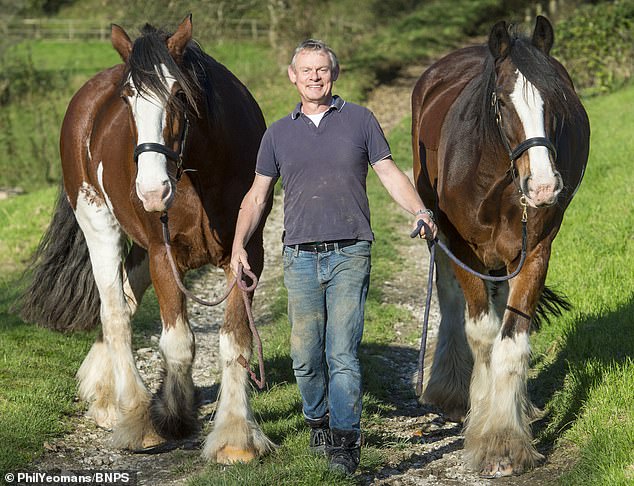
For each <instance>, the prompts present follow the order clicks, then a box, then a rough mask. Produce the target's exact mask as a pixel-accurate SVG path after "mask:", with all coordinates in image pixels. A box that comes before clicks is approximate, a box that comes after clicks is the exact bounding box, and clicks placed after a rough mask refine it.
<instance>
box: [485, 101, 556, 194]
mask: <svg viewBox="0 0 634 486" xmlns="http://www.w3.org/2000/svg"><path fill="white" fill-rule="evenodd" d="M491 106H492V107H493V109H494V111H495V122H496V124H497V127H498V131H499V132H500V138H501V139H502V143H503V144H504V148H506V151H507V152H508V154H509V159H510V161H511V165H510V167H509V172H510V173H511V176H512V177H513V182H514V183H515V185H516V186H517V189H518V190H519V192H520V193H521V194H522V196H524V197H526V195H525V194H524V191H523V190H522V187H521V185H520V184H519V182H517V168H516V167H515V161H516V160H517V159H519V158H520V157H521V156H522V154H523V153H524V152H526V151H527V150H528V149H529V148H532V147H546V149H547V150H548V151H549V152H550V153H551V155H552V157H553V160H555V161H556V160H557V148H556V147H555V145H554V144H553V143H552V142H551V141H550V140H548V139H547V138H545V137H531V138H528V139H526V140H524V141H523V142H521V143H520V144H519V145H517V147H515V148H514V149H513V148H511V144H510V142H509V139H508V137H507V136H506V132H505V131H504V124H503V122H502V111H501V110H500V100H499V99H498V97H497V93H496V92H495V91H493V92H492V93H491Z"/></svg>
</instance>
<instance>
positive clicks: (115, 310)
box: [23, 17, 272, 462]
mask: <svg viewBox="0 0 634 486" xmlns="http://www.w3.org/2000/svg"><path fill="white" fill-rule="evenodd" d="M112 40H113V45H114V46H115V48H116V49H117V50H118V52H119V53H120V55H121V56H122V58H123V60H124V61H125V64H123V65H119V66H115V67H113V68H110V69H108V70H105V71H103V72H101V73H99V74H97V75H96V76H95V77H93V78H92V79H91V80H90V81H88V82H87V83H86V84H85V85H84V86H83V87H82V88H81V89H80V90H79V91H78V92H77V94H76V95H75V96H74V97H73V99H72V101H71V102H70V104H69V107H68V110H67V113H66V116H65V118H64V122H63V126H62V130H61V143H60V148H61V158H62V166H63V174H64V189H65V194H66V197H67V200H68V202H69V203H70V206H69V205H68V204H67V203H66V202H65V201H64V200H61V201H60V202H59V203H58V211H57V214H56V219H57V220H62V219H66V220H68V219H69V218H73V220H74V217H73V214H72V213H74V215H75V217H76V219H77V223H78V224H79V227H80V228H81V233H83V236H84V238H85V243H84V245H86V244H87V247H88V249H89V253H90V261H91V263H92V273H93V275H94V280H95V282H96V285H97V288H98V291H99V298H100V321H101V324H102V333H101V336H100V337H99V339H98V340H97V342H96V343H95V344H94V345H93V347H92V349H91V351H90V353H89V354H88V356H87V357H86V359H85V360H84V363H83V364H82V366H81V368H80V370H79V371H78V379H79V393H80V397H81V398H83V399H85V400H87V401H88V402H89V403H90V409H89V415H91V416H92V417H94V419H95V420H96V421H97V423H98V424H99V425H101V426H103V427H108V428H110V427H113V428H114V431H113V434H114V440H115V443H116V444H118V445H119V446H121V447H123V448H129V449H139V448H144V447H149V446H154V445H156V444H159V443H161V442H163V441H164V440H165V439H180V438H183V437H186V436H188V435H190V434H191V433H192V432H194V431H196V430H197V428H198V426H197V415H196V404H195V397H194V391H195V390H194V384H193V380H192V376H191V367H192V363H193V359H194V355H195V343H194V335H193V333H192V331H191V328H190V325H189V322H188V318H187V312H186V301H185V297H184V296H183V295H182V293H181V292H180V290H179V289H178V287H177V283H176V279H175V277H174V275H173V274H172V271H171V269H170V265H169V263H168V259H167V254H166V248H165V245H164V241H163V233H162V226H161V222H160V218H159V217H160V214H161V212H163V211H167V212H168V214H169V231H170V234H171V245H172V253H173V256H174V259H175V261H176V265H177V267H178V269H179V270H180V274H181V276H182V275H184V273H185V272H186V271H187V270H189V269H193V268H197V267H200V266H201V265H204V264H208V263H211V264H213V265H215V266H218V267H221V268H223V269H224V271H225V274H226V276H227V282H230V281H231V280H232V274H231V270H230V268H229V262H230V256H231V245H232V241H233V232H234V228H235V222H236V218H237V214H238V210H239V206H240V203H241V201H242V198H243V196H244V194H245V193H246V191H247V190H248V189H249V187H250V185H251V183H252V180H253V177H254V170H255V159H256V155H257V150H258V147H259V143H260V139H261V137H262V134H263V132H264V129H265V123H264V119H263V116H262V113H261V111H260V109H259V107H258V105H257V103H256V102H255V100H254V99H253V98H252V97H251V95H250V93H249V92H248V91H247V89H246V88H245V87H244V86H243V85H242V84H241V83H240V82H239V81H238V80H237V79H236V78H235V77H234V76H233V75H232V74H231V73H230V72H229V71H228V70H227V69H226V68H225V67H224V66H222V65H221V64H219V63H217V62H216V61H215V60H213V59H212V58H211V57H209V56H208V55H206V54H204V53H203V52H202V50H201V49H200V48H199V47H198V46H197V45H195V44H194V43H192V42H190V40H191V18H190V17H188V18H186V19H185V21H183V23H182V24H181V25H180V26H179V28H178V30H177V31H176V32H175V33H174V34H173V35H169V34H167V33H163V32H161V31H157V30H156V29H153V28H151V27H149V26H146V28H145V29H144V33H143V35H142V36H141V37H140V38H139V39H137V41H135V42H134V43H132V42H131V41H130V39H129V38H128V37H127V34H125V32H123V30H122V29H120V28H119V27H117V26H113V35H112ZM147 65H149V66H150V67H149V68H147ZM161 90H164V91H165V92H164V93H162V92H161ZM153 124H155V125H156V126H153ZM152 137H154V138H155V139H153V138H152ZM142 143H150V145H149V146H148V147H149V148H148V147H146V148H145V150H140V151H139V153H133V152H135V147H137V146H139V145H140V144H142ZM152 144H153V145H152ZM157 146H158V148H157ZM160 146H163V147H166V148H167V149H169V150H172V151H173V152H166V154H167V155H166V154H164V153H163V152H161V150H163V149H162V148H161V147H160ZM170 153H172V154H180V156H179V157H175V156H170V155H169V154H170ZM135 158H136V159H137V160H135ZM172 158H174V159H178V158H181V159H182V165H183V167H182V169H181V168H178V167H177V166H176V164H177V162H178V161H177V160H171V159H172ZM135 162H136V164H135ZM181 170H184V172H182V173H181ZM161 174H163V175H161ZM181 174H182V177H180V176H181ZM156 181H158V182H156ZM62 197H63V196H62ZM70 207H72V213H71V211H70ZM269 209H270V204H269ZM63 215H66V216H65V217H64V218H63V217H62V216H63ZM54 223H55V220H54ZM263 224H264V223H262V224H261V225H260V227H259V228H258V230H257V231H256V233H255V234H254V236H253V238H251V240H250V242H249V246H250V248H248V251H249V257H250V262H252V269H253V271H254V273H255V274H256V275H258V276H259V275H260V273H261V271H262V266H263V260H264V253H263V243H262V228H263ZM66 225H70V223H68V222H67V221H66ZM58 230H59V227H55V224H52V225H51V228H50V229H49V233H50V234H53V235H54V234H55V231H58ZM73 231H75V232H77V233H78V234H79V232H78V230H77V229H73ZM71 236H72V235H64V234H62V235H59V236H57V237H53V238H49V240H54V238H60V237H61V238H64V237H68V238H71ZM78 240H80V239H79V238H78ZM127 241H129V242H131V245H130V244H127V243H126V242H127ZM80 243H81V241H80ZM47 252H48V255H46V253H47ZM40 253H42V254H45V256H44V258H45V259H47V260H48V261H49V262H52V261H54V260H58V262H59V264H60V266H63V265H68V264H70V263H71V260H72V259H73V258H76V256H77V255H79V254H80V253H81V252H78V251H75V250H73V251H69V250H66V252H65V253H66V254H63V255H62V254H60V253H61V251H59V248H58V245H55V244H53V243H51V244H49V247H48V249H41V251H40ZM122 261H124V262H125V263H124V265H122V264H121V262H122ZM46 273H47V272H45V271H41V270H38V269H36V275H35V277H36V278H35V279H34V283H33V284H32V285H31V288H30V289H29V291H27V294H26V298H25V299H23V302H24V303H23V308H24V312H23V315H25V317H27V318H28V319H30V320H32V321H37V322H41V323H43V324H44V325H47V326H48V327H54V328H56V329H69V328H82V327H88V326H89V325H91V324H93V323H94V322H95V318H96V317H97V316H96V315H95V314H96V312H95V308H94V307H93V308H92V309H87V310H86V309H84V310H83V311H82V312H80V311H79V310H77V311H76V312H73V313H70V314H69V316H67V317H68V318H67V319H65V320H56V321H54V322H51V321H50V319H49V318H48V317H47V315H48V314H50V312H49V309H52V308H54V307H56V306H64V305H68V304H67V303H66V302H64V299H60V297H59V295H61V294H57V293H56V292H50V295H51V296H57V298H56V299H55V300H56V301H50V300H51V299H49V301H46V300H42V299H41V296H42V294H44V290H42V289H43V287H46V286H49V287H52V286H54V285H55V284H56V283H55V282H51V281H48V280H47V277H46ZM72 284H73V282H67V281H64V282H58V283H57V286H60V285H67V286H68V285H72ZM150 284H152V285H153V286H154V289H155V291H156V295H157V298H158V302H159V306H160V311H161V320H162V324H163V332H162V335H161V340H160V343H159V347H160V351H161V354H162V356H163V359H164V371H165V372H164V378H163V383H162V385H161V388H160V390H159V391H158V393H157V395H156V396H154V397H152V396H151V394H150V392H149V391H148V390H147V388H146V387H145V385H144V384H143V382H142V380H141V377H140V375H139V373H138V371H137V369H136V365H135V361H134V357H133V354H132V348H131V334H132V333H131V327H130V321H131V318H132V315H133V314H134V312H135V310H136V309H137V307H138V304H139V302H140V300H141V297H142V295H143V293H144V291H145V290H146V288H147V287H148V286H149V285H150ZM76 285H78V286H80V284H79V283H77V284H76ZM85 287H86V289H88V288H89V287H90V283H88V284H86V285H85ZM73 290H74V292H75V293H78V292H82V290H83V289H82V288H74V289H73ZM96 309H97V311H98V309H99V307H97V308H96ZM91 313H92V314H91ZM251 339H252V336H251V332H250V330H249V327H248V321H247V316H246V310H245V307H244V303H243V301H242V297H241V295H240V291H239V289H238V288H237V287H234V289H233V291H232V292H231V294H230V295H229V297H228V301H227V304H226V312H225V322H224V325H223V327H222V329H221V331H220V345H221V349H220V356H221V360H222V366H223V375H222V391H221V394H220V397H219V402H218V407H217V410H216V415H215V422H214V429H213V431H212V433H211V434H210V436H209V437H208V438H207V440H206V445H205V451H204V455H205V456H206V457H208V458H210V459H213V460H218V461H221V462H232V461H234V460H247V459H250V458H253V457H255V456H257V455H260V454H262V453H265V452H267V451H269V450H270V449H271V448H272V443H271V442H270V441H269V440H268V439H267V438H266V436H265V435H264V434H263V433H262V432H261V430H260V428H259V426H258V425H257V424H256V423H255V420H254V419H253V416H252V412H251V408H250V405H249V399H248V394H247V392H248V382H247V372H246V370H245V368H244V367H243V366H242V365H240V364H239V361H241V358H246V360H247V361H248V359H249V357H250V356H251Z"/></svg>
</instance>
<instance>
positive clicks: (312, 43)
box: [291, 39, 339, 71]
mask: <svg viewBox="0 0 634 486" xmlns="http://www.w3.org/2000/svg"><path fill="white" fill-rule="evenodd" d="M302 51H322V52H324V53H325V54H328V57H329V58H330V68H331V69H332V70H333V71H335V70H336V69H337V68H338V67H339V61H338V60H337V55H336V54H335V52H334V51H333V50H332V49H331V48H330V47H328V46H327V45H326V43H325V42H324V41H320V40H317V39H306V40H305V41H304V42H302V43H301V44H299V45H298V46H297V47H296V48H295V51H294V52H293V57H292V58H291V67H292V68H293V70H294V69H295V60H296V59H297V56H298V54H299V53H300V52H302Z"/></svg>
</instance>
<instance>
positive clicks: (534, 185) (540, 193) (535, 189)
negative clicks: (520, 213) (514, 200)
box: [522, 172, 563, 208]
mask: <svg viewBox="0 0 634 486" xmlns="http://www.w3.org/2000/svg"><path fill="white" fill-rule="evenodd" d="M562 189H563V180H562V179H561V175H560V174H559V173H558V172H555V174H554V175H553V177H551V178H548V179H546V180H539V181H537V180H535V179H534V178H533V177H530V176H529V177H527V178H526V179H524V180H523V181H522V191H523V192H524V194H525V195H526V199H527V202H528V205H529V206H532V207H534V208H544V207H548V206H552V205H553V204H555V203H557V198H558V196H559V194H560V193H561V190H562Z"/></svg>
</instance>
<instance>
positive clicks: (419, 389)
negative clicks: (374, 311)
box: [410, 196, 528, 397]
mask: <svg viewBox="0 0 634 486" xmlns="http://www.w3.org/2000/svg"><path fill="white" fill-rule="evenodd" d="M520 204H521V205H522V208H523V211H522V250H521V252H520V261H519V263H518V265H517V268H516V269H515V270H514V271H513V272H512V273H510V274H508V275H503V276H500V277H496V276H494V275H486V274H484V273H480V272H478V271H476V270H474V269H472V268H470V267H468V266H467V265H465V264H464V263H463V262H461V261H460V259H459V258H458V257H457V256H455V255H454V254H453V253H452V252H451V250H450V249H449V248H448V247H447V245H445V244H444V243H443V242H442V241H440V240H439V239H438V238H434V239H433V240H429V239H428V240H427V245H428V246H429V252H430V253H429V273H428V277H427V296H426V298H425V313H424V316H423V329H422V333H421V339H420V350H419V353H418V378H417V380H416V396H418V397H420V396H421V395H422V393H423V377H424V369H425V351H426V348H427V329H428V327H429V309H430V307H431V297H432V291H433V284H434V265H435V262H436V246H439V247H440V248H441V250H442V251H444V252H445V253H446V254H447V256H448V257H449V258H450V259H451V260H453V262H454V263H455V264H456V265H458V266H459V267H460V268H462V269H463V270H465V271H467V272H469V273H470V274H472V275H475V276H476V277H479V278H481V279H483V280H488V281H490V282H505V281H507V280H510V279H512V278H513V277H515V276H517V274H518V273H520V270H522V267H523V266H524V262H525V261H526V244H527V230H526V223H527V220H528V219H527V214H526V206H527V204H526V199H525V197H524V196H522V197H520ZM423 227H425V234H426V235H431V228H429V226H427V224H426V223H425V222H424V221H423V220H422V219H419V220H418V225H417V227H416V229H415V230H414V231H412V233H411V234H410V237H411V238H416V236H418V235H419V234H420V230H421V228H423Z"/></svg>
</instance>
